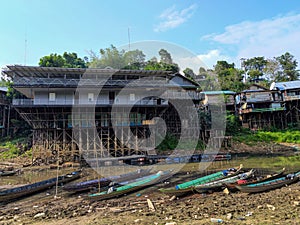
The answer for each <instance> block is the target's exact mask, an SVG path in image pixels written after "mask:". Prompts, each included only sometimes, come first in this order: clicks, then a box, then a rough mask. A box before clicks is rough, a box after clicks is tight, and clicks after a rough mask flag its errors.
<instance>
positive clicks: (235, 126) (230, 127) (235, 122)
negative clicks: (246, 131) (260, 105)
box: [226, 114, 241, 136]
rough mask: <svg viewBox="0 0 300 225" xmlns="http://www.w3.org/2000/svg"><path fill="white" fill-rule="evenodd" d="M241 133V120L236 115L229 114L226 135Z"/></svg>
mask: <svg viewBox="0 0 300 225" xmlns="http://www.w3.org/2000/svg"><path fill="white" fill-rule="evenodd" d="M240 131H241V123H240V121H239V118H238V117H237V116H235V115H230V114H228V115H227V116H226V135H227V136H232V135H235V134H238V133H239V132H240Z"/></svg>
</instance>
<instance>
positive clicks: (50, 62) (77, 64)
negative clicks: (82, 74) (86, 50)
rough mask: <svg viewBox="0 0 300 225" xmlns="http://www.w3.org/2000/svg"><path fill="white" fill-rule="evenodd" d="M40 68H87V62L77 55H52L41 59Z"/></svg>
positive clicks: (65, 53)
mask: <svg viewBox="0 0 300 225" xmlns="http://www.w3.org/2000/svg"><path fill="white" fill-rule="evenodd" d="M39 66H42V67H65V68H87V65H86V63H85V61H84V60H83V59H81V58H78V56H77V54H76V53H74V52H73V53H67V52H64V54H63V55H62V56H61V55H58V54H56V53H54V54H53V53H52V54H50V55H47V56H44V57H42V58H40V61H39Z"/></svg>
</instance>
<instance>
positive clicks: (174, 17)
mask: <svg viewBox="0 0 300 225" xmlns="http://www.w3.org/2000/svg"><path fill="white" fill-rule="evenodd" d="M196 8H197V5H196V4H193V5H190V6H189V7H187V8H185V9H182V10H176V7H175V6H172V7H170V8H168V9H166V10H165V11H163V12H162V13H161V14H160V16H159V18H160V19H161V20H162V21H161V22H160V23H159V24H158V25H156V26H155V28H154V31H155V32H162V31H166V30H169V29H173V28H176V27H178V26H179V25H181V24H183V23H185V22H186V21H187V20H188V19H189V18H191V16H192V15H193V13H194V12H195V10H196Z"/></svg>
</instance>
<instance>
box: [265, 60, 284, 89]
mask: <svg viewBox="0 0 300 225" xmlns="http://www.w3.org/2000/svg"><path fill="white" fill-rule="evenodd" d="M263 72H264V74H265V77H266V79H267V80H268V81H269V82H270V83H272V82H274V81H278V80H279V76H280V73H281V72H280V63H279V62H278V60H276V58H273V59H267V64H266V67H265V68H264V70H263Z"/></svg>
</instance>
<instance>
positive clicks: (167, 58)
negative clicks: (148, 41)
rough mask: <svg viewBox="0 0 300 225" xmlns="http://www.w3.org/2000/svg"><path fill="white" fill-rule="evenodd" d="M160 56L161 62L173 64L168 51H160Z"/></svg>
mask: <svg viewBox="0 0 300 225" xmlns="http://www.w3.org/2000/svg"><path fill="white" fill-rule="evenodd" d="M158 54H159V56H160V62H162V63H165V64H173V60H172V56H171V54H170V53H169V52H168V51H167V50H165V49H160V50H159V52H158Z"/></svg>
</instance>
